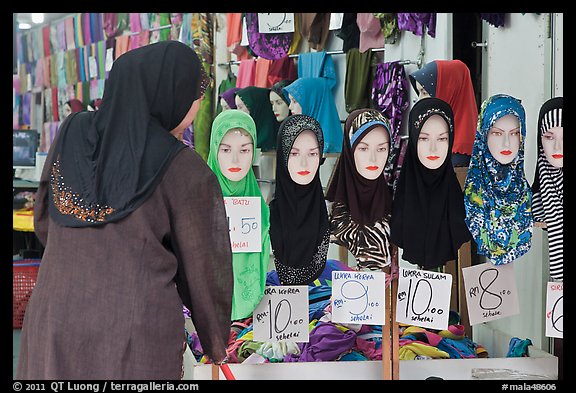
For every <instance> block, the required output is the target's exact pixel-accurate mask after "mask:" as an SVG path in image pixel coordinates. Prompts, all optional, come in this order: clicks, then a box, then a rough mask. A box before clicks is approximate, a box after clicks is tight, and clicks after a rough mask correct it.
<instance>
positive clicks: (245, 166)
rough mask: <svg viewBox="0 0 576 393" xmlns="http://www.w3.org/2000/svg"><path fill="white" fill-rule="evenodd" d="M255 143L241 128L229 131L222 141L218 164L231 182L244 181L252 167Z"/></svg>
mask: <svg viewBox="0 0 576 393" xmlns="http://www.w3.org/2000/svg"><path fill="white" fill-rule="evenodd" d="M253 152H254V141H252V138H251V137H250V134H249V133H248V132H247V131H245V130H243V129H240V128H233V129H231V130H229V131H228V132H227V133H226V134H225V135H224V138H222V140H221V141H220V147H219V148H218V163H219V164H220V171H221V172H222V174H223V175H224V176H225V177H226V178H227V179H228V180H231V181H240V180H242V179H243V178H244V177H245V176H246V174H247V173H248V171H249V170H250V168H251V166H252V158H253Z"/></svg>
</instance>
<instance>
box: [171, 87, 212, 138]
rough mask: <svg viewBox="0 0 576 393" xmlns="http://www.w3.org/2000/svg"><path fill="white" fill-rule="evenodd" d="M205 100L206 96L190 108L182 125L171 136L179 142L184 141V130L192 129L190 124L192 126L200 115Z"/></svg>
mask: <svg viewBox="0 0 576 393" xmlns="http://www.w3.org/2000/svg"><path fill="white" fill-rule="evenodd" d="M203 98H204V95H202V97H200V98H198V99H197V100H196V101H194V102H193V103H192V106H191V107H190V110H188V113H187V114H186V116H184V119H183V120H182V121H181V122H180V124H178V125H177V126H176V128H174V129H173V130H172V131H170V134H172V135H174V136H175V137H176V139H178V140H179V141H181V140H182V135H183V134H184V130H185V129H186V128H188V127H190V124H192V122H193V121H194V117H196V113H198V110H199V109H200V103H201V102H202V99H203Z"/></svg>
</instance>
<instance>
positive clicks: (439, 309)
mask: <svg viewBox="0 0 576 393" xmlns="http://www.w3.org/2000/svg"><path fill="white" fill-rule="evenodd" d="M399 274H400V277H399V279H398V297H397V302H396V304H397V307H396V321H397V322H401V323H405V324H408V325H415V326H420V327H424V328H430V329H437V330H443V329H447V328H448V316H449V311H450V289H451V288H452V276H451V275H450V274H445V273H438V272H431V271H427V270H417V269H405V268H402V267H401V268H400V271H399Z"/></svg>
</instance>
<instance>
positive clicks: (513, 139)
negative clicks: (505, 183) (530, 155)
mask: <svg viewBox="0 0 576 393" xmlns="http://www.w3.org/2000/svg"><path fill="white" fill-rule="evenodd" d="M487 144H488V150H490V153H491V154H492V156H493V157H494V158H495V159H496V161H498V162H499V163H501V164H509V163H511V162H512V161H513V160H514V159H515V158H516V156H517V155H518V152H519V150H520V122H519V120H518V118H517V117H516V116H514V115H512V114H508V115H505V116H502V117H501V118H499V119H498V120H496V121H495V122H494V124H493V125H492V127H491V128H490V130H488V139H487Z"/></svg>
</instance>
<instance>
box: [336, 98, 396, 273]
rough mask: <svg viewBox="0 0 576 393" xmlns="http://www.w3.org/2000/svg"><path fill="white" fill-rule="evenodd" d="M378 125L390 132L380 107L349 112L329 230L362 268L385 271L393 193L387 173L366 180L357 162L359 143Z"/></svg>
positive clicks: (338, 163) (387, 260) (388, 250)
mask: <svg viewBox="0 0 576 393" xmlns="http://www.w3.org/2000/svg"><path fill="white" fill-rule="evenodd" d="M379 126H380V127H384V128H385V129H386V132H388V135H390V130H391V126H390V122H389V121H388V119H386V117H384V115H382V113H380V112H378V111H377V110H375V109H358V110H355V111H353V112H352V113H350V115H349V116H348V118H347V119H346V124H345V126H344V130H345V132H344V144H343V146H342V153H341V154H340V158H339V159H338V162H337V164H336V168H335V169H334V173H333V175H332V181H331V183H330V185H329V186H328V191H327V192H326V199H327V200H329V201H333V202H334V203H333V205H332V214H331V217H330V232H331V233H332V235H333V236H334V237H335V238H336V242H335V243H336V244H338V245H341V246H344V247H345V248H346V249H348V250H349V251H350V252H351V253H352V255H354V257H355V258H356V262H357V266H358V268H359V269H369V270H382V268H384V267H385V266H388V265H389V264H390V262H391V259H390V255H391V253H390V240H389V237H390V228H389V225H388V221H389V218H390V211H391V205H392V195H391V193H390V190H389V189H388V185H387V184H386V179H385V177H384V173H382V174H381V175H380V176H379V177H378V178H376V179H374V180H369V179H366V178H365V177H364V176H362V175H361V174H360V173H358V170H357V169H356V164H355V162H354V150H355V149H356V147H357V146H358V143H360V141H362V139H363V138H364V137H365V136H366V135H367V134H368V133H369V132H370V131H371V130H373V129H374V128H375V127H379ZM351 141H353V142H351Z"/></svg>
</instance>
